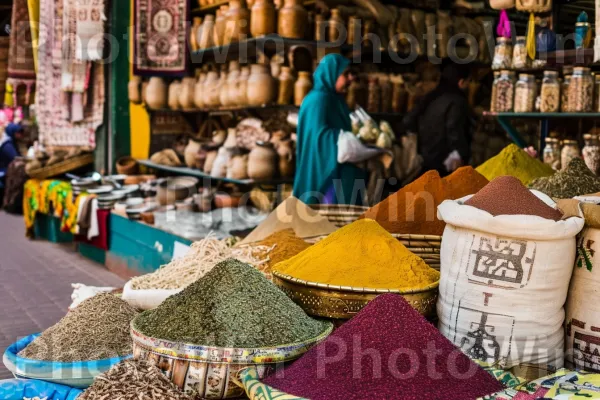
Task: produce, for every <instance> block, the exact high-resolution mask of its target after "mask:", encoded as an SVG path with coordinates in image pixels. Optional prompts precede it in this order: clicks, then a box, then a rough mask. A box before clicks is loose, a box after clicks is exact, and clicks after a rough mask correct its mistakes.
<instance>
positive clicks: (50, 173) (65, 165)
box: [28, 153, 94, 179]
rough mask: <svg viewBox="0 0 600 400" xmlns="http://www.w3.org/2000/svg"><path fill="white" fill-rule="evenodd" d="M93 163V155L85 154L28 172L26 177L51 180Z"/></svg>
mask: <svg viewBox="0 0 600 400" xmlns="http://www.w3.org/2000/svg"><path fill="white" fill-rule="evenodd" d="M93 162H94V154H92V153H87V154H82V155H79V156H76V157H73V158H69V159H67V160H64V161H61V162H59V163H56V164H54V165H50V166H47V167H42V168H37V169H33V170H31V171H29V172H28V175H29V176H30V177H31V178H35V179H47V178H52V177H54V176H58V175H62V174H64V173H67V172H69V171H73V170H74V169H77V168H81V167H85V166H86V165H89V164H92V163H93Z"/></svg>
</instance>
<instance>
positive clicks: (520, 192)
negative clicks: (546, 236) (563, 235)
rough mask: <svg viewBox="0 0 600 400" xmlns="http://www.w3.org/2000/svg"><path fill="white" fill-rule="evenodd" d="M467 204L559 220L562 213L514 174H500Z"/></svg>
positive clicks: (511, 213)
mask: <svg viewBox="0 0 600 400" xmlns="http://www.w3.org/2000/svg"><path fill="white" fill-rule="evenodd" d="M465 204H466V205H469V206H473V207H476V208H479V209H480V210H483V211H487V212H489V213H490V214H492V215H493V216H497V215H537V216H538V217H542V218H546V219H551V220H553V221H559V220H560V219H561V218H562V213H561V212H560V211H559V210H556V209H554V208H552V207H550V206H549V205H547V204H546V203H544V202H543V201H542V200H540V199H539V198H538V197H537V196H536V195H535V194H533V193H531V191H529V189H527V188H526V187H525V186H524V185H523V184H522V183H521V181H520V180H518V179H517V178H515V177H513V176H499V177H498V178H496V179H494V180H493V181H491V182H490V183H489V184H488V185H487V186H486V187H484V188H483V189H481V190H480V191H479V192H477V193H476V194H475V195H474V196H473V197H471V198H470V199H469V200H467V201H466V202H465Z"/></svg>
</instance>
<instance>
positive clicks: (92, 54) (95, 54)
mask: <svg viewBox="0 0 600 400" xmlns="http://www.w3.org/2000/svg"><path fill="white" fill-rule="evenodd" d="M76 7H77V27H76V35H77V47H76V55H75V58H76V59H77V60H80V61H97V60H101V59H102V52H103V50H104V36H103V35H104V22H105V21H106V15H105V14H104V0H81V1H78V2H77V5H76Z"/></svg>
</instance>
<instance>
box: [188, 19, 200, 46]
mask: <svg viewBox="0 0 600 400" xmlns="http://www.w3.org/2000/svg"><path fill="white" fill-rule="evenodd" d="M193 21H194V22H193V23H192V27H191V28H190V47H191V48H192V51H198V50H199V49H200V47H199V46H198V29H200V27H201V26H202V18H200V17H194V20H193Z"/></svg>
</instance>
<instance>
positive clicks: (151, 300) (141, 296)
mask: <svg viewBox="0 0 600 400" xmlns="http://www.w3.org/2000/svg"><path fill="white" fill-rule="evenodd" d="M182 290H183V288H182V289H143V290H136V289H133V288H132V287H131V281H129V282H127V283H126V284H125V287H124V288H123V297H122V298H123V300H125V301H126V302H128V303H129V304H130V305H131V306H132V307H136V308H139V309H141V310H152V309H154V308H156V307H158V306H159V305H160V303H162V302H163V301H165V300H166V299H167V297H169V296H172V295H174V294H177V293H179V292H181V291H182Z"/></svg>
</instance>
